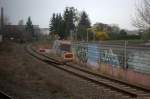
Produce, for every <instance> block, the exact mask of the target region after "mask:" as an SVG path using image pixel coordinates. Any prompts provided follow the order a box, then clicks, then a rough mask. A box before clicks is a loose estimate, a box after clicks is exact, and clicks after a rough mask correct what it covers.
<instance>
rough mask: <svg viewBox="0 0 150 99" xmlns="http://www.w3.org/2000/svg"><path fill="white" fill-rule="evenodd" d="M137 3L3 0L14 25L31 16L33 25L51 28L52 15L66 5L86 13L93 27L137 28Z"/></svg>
mask: <svg viewBox="0 0 150 99" xmlns="http://www.w3.org/2000/svg"><path fill="white" fill-rule="evenodd" d="M135 1H136V0H0V7H1V6H3V7H4V10H5V15H6V16H8V17H9V19H10V21H11V23H13V24H17V23H18V20H20V19H23V20H24V22H26V20H27V17H28V16H31V19H32V21H33V24H39V25H40V27H46V28H47V27H48V25H49V20H50V17H51V16H52V13H53V12H56V13H57V12H61V13H62V12H63V11H64V9H65V7H66V6H73V7H75V8H77V9H78V10H79V11H82V10H85V11H86V12H87V13H88V15H89V18H90V21H91V22H92V24H94V23H95V22H103V23H106V24H118V25H119V26H120V27H121V28H124V29H130V30H132V29H135V28H134V27H133V26H132V23H131V20H132V17H133V16H134V14H135Z"/></svg>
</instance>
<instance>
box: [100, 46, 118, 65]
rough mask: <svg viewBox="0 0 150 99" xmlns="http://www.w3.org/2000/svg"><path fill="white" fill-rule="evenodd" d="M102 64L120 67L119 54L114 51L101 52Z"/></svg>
mask: <svg viewBox="0 0 150 99" xmlns="http://www.w3.org/2000/svg"><path fill="white" fill-rule="evenodd" d="M99 61H100V63H104V64H109V65H112V66H120V61H119V58H118V55H117V54H114V53H113V51H112V49H109V50H103V51H100V60H99Z"/></svg>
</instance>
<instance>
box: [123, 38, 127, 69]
mask: <svg viewBox="0 0 150 99" xmlns="http://www.w3.org/2000/svg"><path fill="white" fill-rule="evenodd" d="M124 43H125V45H124V67H125V68H127V41H126V40H125V42H124Z"/></svg>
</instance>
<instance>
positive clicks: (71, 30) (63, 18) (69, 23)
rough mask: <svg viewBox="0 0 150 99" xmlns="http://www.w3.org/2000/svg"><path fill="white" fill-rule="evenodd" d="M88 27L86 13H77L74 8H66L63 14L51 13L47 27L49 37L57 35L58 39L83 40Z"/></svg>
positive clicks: (89, 24) (89, 25) (88, 21)
mask: <svg viewBox="0 0 150 99" xmlns="http://www.w3.org/2000/svg"><path fill="white" fill-rule="evenodd" d="M90 27H91V23H90V20H89V17H88V15H87V13H86V12H85V11H82V12H79V11H78V10H77V9H75V8H74V7H66V9H65V11H64V13H63V14H61V13H53V15H52V18H51V19H50V25H49V28H50V33H51V35H58V36H59V39H72V38H74V39H75V38H76V39H77V38H78V39H80V40H85V35H86V32H87V28H90Z"/></svg>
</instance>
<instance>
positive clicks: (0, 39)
mask: <svg viewBox="0 0 150 99" xmlns="http://www.w3.org/2000/svg"><path fill="white" fill-rule="evenodd" d="M3 13H4V12H3V7H2V8H1V29H0V42H1V41H2V36H3V30H4V14H3Z"/></svg>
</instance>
